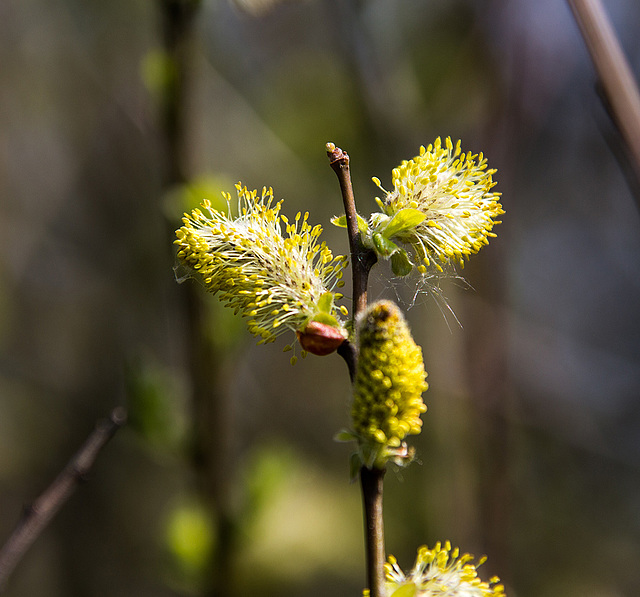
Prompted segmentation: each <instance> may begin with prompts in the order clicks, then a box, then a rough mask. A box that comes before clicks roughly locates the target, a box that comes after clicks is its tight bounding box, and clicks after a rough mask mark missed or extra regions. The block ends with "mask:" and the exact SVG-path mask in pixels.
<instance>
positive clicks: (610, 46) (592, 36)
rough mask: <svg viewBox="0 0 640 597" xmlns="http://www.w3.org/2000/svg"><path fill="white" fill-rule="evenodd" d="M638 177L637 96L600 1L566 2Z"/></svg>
mask: <svg viewBox="0 0 640 597" xmlns="http://www.w3.org/2000/svg"><path fill="white" fill-rule="evenodd" d="M568 2H569V6H570V7H571V10H572V11H573V15H574V17H575V19H576V21H577V23H578V26H579V27H580V31H581V32H582V36H583V37H584V41H585V44H586V46H587V49H588V50H589V53H590V55H591V59H592V60H593V64H594V67H595V69H596V72H597V74H598V77H599V79H600V82H601V83H602V88H603V90H604V93H605V95H606V99H607V103H608V104H609V106H610V110H611V115H612V117H613V119H614V121H615V124H616V125H617V127H618V129H619V130H620V133H621V135H622V137H623V139H624V141H625V144H626V146H627V149H628V152H629V154H630V157H631V159H632V162H633V166H634V170H635V173H636V176H638V177H640V92H639V91H638V86H637V84H636V82H635V80H634V77H633V73H632V71H631V69H630V67H629V64H628V62H627V60H626V58H625V56H624V53H623V51H622V48H621V47H620V43H619V41H618V38H617V36H616V34H615V31H614V30H613V27H612V26H611V22H610V21H609V18H608V17H607V14H606V12H605V10H604V8H603V6H602V3H601V2H600V0H568Z"/></svg>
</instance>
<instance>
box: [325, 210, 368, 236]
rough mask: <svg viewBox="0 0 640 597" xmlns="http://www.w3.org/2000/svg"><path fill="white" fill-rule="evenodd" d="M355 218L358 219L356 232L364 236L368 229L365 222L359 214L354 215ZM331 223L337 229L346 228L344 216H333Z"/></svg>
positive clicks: (345, 217)
mask: <svg viewBox="0 0 640 597" xmlns="http://www.w3.org/2000/svg"><path fill="white" fill-rule="evenodd" d="M356 217H357V218H358V230H359V231H360V234H366V233H367V230H368V228H369V227H368V226H367V221H366V220H365V219H364V218H363V217H362V216H360V215H359V214H356ZM331 223H332V224H333V225H334V226H337V227H338V228H346V227H347V216H346V215H344V214H342V215H341V216H333V218H331Z"/></svg>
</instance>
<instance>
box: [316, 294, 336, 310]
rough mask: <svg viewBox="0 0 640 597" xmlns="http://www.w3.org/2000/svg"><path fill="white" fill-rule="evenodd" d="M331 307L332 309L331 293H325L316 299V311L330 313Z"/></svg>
mask: <svg viewBox="0 0 640 597" xmlns="http://www.w3.org/2000/svg"><path fill="white" fill-rule="evenodd" d="M332 307H333V292H325V293H324V294H323V295H322V296H321V297H320V298H319V299H318V310H320V311H323V312H324V313H331V309H332Z"/></svg>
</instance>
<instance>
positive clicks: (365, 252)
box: [327, 143, 385, 597]
mask: <svg viewBox="0 0 640 597" xmlns="http://www.w3.org/2000/svg"><path fill="white" fill-rule="evenodd" d="M327 155H328V156H329V162H330V164H331V168H333V170H334V172H335V173H336V175H337V176H338V181H339V183H340V191H341V193H342V201H343V203H344V211H345V215H346V218H347V234H348V236H349V250H350V252H351V270H352V275H353V318H354V321H355V320H356V319H357V317H358V315H359V314H360V313H362V312H363V311H364V310H365V309H366V307H367V285H368V282H369V272H370V271H371V268H372V267H373V265H374V264H375V263H376V261H377V257H376V254H375V252H374V251H372V250H370V249H367V248H366V247H365V246H364V245H363V244H362V242H361V240H360V232H359V230H358V214H357V211H356V202H355V198H354V195H353V187H352V185H351V172H350V168H349V156H348V154H347V152H345V151H343V150H342V149H340V148H339V147H336V146H335V145H334V144H333V143H327ZM338 353H339V354H340V355H341V356H342V358H344V360H345V361H346V362H347V366H348V367H349V374H350V376H351V381H352V382H353V380H354V378H355V370H356V366H357V359H358V353H357V349H356V347H355V345H354V344H353V343H352V342H349V341H348V340H347V341H345V342H344V343H343V344H342V346H341V347H340V348H339V349H338ZM384 473H385V471H384V470H381V469H377V468H374V469H368V468H367V467H366V466H363V467H362V468H361V469H360V485H361V488H362V501H363V509H364V523H365V543H366V559H367V584H368V586H369V591H370V595H371V597H383V595H384V562H385V548H384V519H383V516H382V490H383V479H384Z"/></svg>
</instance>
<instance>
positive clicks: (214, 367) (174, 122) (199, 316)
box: [158, 0, 235, 597]
mask: <svg viewBox="0 0 640 597" xmlns="http://www.w3.org/2000/svg"><path fill="white" fill-rule="evenodd" d="M201 4H202V2H201V0H158V6H159V9H160V13H161V19H162V34H163V44H164V52H165V54H166V58H167V62H168V64H169V65H170V67H171V69H172V71H171V76H169V77H168V84H167V86H166V87H165V90H164V97H163V102H162V114H161V125H162V129H163V134H164V138H165V152H166V153H165V156H166V172H165V187H166V188H167V189H170V188H171V187H173V186H175V185H180V184H182V183H185V182H187V181H188V180H189V179H190V177H191V175H192V173H191V172H190V169H189V164H188V158H189V147H190V143H191V139H190V136H189V127H188V116H189V108H190V105H191V103H190V101H189V99H190V97H191V95H192V71H193V68H194V39H195V26H196V22H197V21H196V19H197V16H198V14H199V9H200V6H201ZM170 224H171V226H170V229H169V233H170V235H171V241H173V239H174V236H173V235H174V231H173V224H174V223H170ZM182 299H183V301H184V302H183V307H184V313H185V320H186V333H187V340H186V344H187V357H186V358H187V366H188V368H189V378H190V381H191V408H192V425H193V429H192V443H191V450H190V453H189V455H188V456H189V458H190V465H191V467H192V469H193V471H194V473H195V478H196V484H197V491H198V492H199V495H200V497H201V498H202V500H203V502H204V503H205V504H206V506H207V507H208V509H209V512H210V514H211V516H212V518H213V519H214V520H215V523H216V525H215V526H216V532H217V537H216V550H215V553H214V554H213V555H212V559H211V562H210V568H211V570H212V573H211V575H210V576H209V579H208V583H207V584H206V586H204V587H203V595H216V597H224V596H226V595H230V594H231V586H230V576H231V575H230V569H231V565H230V564H231V561H232V559H233V543H234V539H235V528H234V517H233V515H232V514H231V504H230V499H229V497H228V494H229V487H230V485H231V483H232V480H233V479H232V474H231V469H232V466H231V465H230V463H229V456H228V450H227V449H226V447H227V439H228V432H229V424H228V419H229V415H228V410H227V408H228V406H227V401H226V399H225V396H224V395H223V392H222V390H221V383H220V378H221V369H222V365H223V363H224V356H223V355H222V354H221V353H220V351H219V350H218V349H217V348H216V346H215V345H214V343H213V339H212V337H211V334H210V333H209V332H208V329H209V327H210V322H209V321H208V317H207V315H208V314H207V307H206V305H205V304H204V302H203V300H202V292H201V288H200V286H198V285H195V284H184V285H183V286H182Z"/></svg>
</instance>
